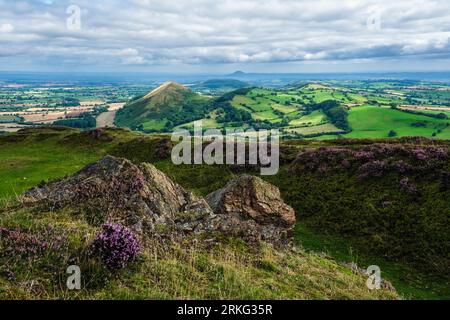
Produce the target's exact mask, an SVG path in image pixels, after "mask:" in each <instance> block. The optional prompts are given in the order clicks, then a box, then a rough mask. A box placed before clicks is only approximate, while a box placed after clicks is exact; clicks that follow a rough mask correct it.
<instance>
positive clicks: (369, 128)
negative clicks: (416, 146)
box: [346, 106, 450, 139]
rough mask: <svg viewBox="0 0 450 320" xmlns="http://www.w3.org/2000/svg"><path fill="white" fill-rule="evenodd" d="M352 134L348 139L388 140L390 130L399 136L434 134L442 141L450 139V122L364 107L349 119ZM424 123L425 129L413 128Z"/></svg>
mask: <svg viewBox="0 0 450 320" xmlns="http://www.w3.org/2000/svg"><path fill="white" fill-rule="evenodd" d="M348 120H349V123H350V126H351V128H352V132H350V133H349V134H347V135H346V137H348V138H386V137H388V133H389V131H390V130H395V131H396V132H397V134H398V136H400V137H401V136H423V137H432V134H433V133H434V132H436V133H437V131H438V130H439V129H440V130H442V133H439V134H437V137H438V138H440V139H450V127H448V126H447V124H449V123H450V120H442V119H435V118H431V117H427V116H421V115H415V114H410V113H406V112H402V111H400V110H393V109H389V108H379V107H373V106H363V107H356V108H352V109H351V110H350V111H349V117H348ZM417 122H423V123H425V124H426V126H425V127H413V126H412V124H413V123H417Z"/></svg>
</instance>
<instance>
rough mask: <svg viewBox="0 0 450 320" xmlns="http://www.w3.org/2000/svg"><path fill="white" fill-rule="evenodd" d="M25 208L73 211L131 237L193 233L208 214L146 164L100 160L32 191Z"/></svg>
mask: <svg viewBox="0 0 450 320" xmlns="http://www.w3.org/2000/svg"><path fill="white" fill-rule="evenodd" d="M22 201H23V202H24V203H25V204H40V205H45V206H47V207H49V209H51V210H57V209H61V208H71V209H75V210H77V211H79V212H81V213H82V214H84V215H85V216H86V218H87V220H88V221H89V222H91V223H98V224H100V223H103V222H105V221H114V222H117V223H122V224H124V225H126V226H128V227H132V228H133V229H135V230H137V231H147V232H148V231H151V230H154V229H155V228H156V227H157V226H158V225H159V226H168V225H177V224H178V225H180V226H181V227H182V228H184V229H194V228H195V226H196V225H197V224H198V223H199V222H200V221H201V220H202V219H206V218H207V217H209V216H212V215H213V213H212V211H211V209H210V207H209V205H208V204H207V203H206V201H205V200H204V199H202V198H199V197H196V196H195V195H193V194H192V193H191V192H188V191H186V190H184V189H183V188H182V187H181V186H179V185H178V184H176V183H174V182H173V181H172V180H171V179H170V178H169V177H167V176H166V175H165V174H164V173H162V172H161V171H159V170H158V169H156V168H155V167H154V166H153V165H151V164H149V163H142V164H140V165H134V164H133V163H131V162H130V161H128V160H126V159H121V158H115V157H112V156H106V157H104V158H103V159H101V160H100V161H98V162H96V163H94V164H91V165H88V166H87V167H85V168H84V169H82V170H81V171H79V172H78V173H76V174H74V175H73V176H70V177H67V178H64V179H61V180H59V181H54V182H51V183H49V184H46V185H43V186H40V187H37V188H33V189H31V190H29V191H27V192H26V193H25V194H24V195H23V196H22Z"/></svg>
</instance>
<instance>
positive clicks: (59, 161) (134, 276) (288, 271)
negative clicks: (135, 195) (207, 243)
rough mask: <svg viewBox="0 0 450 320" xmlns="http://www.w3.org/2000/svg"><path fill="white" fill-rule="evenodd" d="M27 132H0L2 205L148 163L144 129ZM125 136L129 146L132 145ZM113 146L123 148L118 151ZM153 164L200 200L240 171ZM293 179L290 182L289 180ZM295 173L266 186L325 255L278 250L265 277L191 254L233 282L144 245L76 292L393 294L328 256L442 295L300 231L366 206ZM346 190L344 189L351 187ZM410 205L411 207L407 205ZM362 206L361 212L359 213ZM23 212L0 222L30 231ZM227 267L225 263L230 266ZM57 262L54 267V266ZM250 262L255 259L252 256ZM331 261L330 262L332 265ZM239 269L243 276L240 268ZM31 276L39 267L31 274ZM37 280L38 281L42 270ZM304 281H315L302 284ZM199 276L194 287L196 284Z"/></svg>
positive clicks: (405, 273)
mask: <svg viewBox="0 0 450 320" xmlns="http://www.w3.org/2000/svg"><path fill="white" fill-rule="evenodd" d="M427 119H428V117H427ZM430 119H432V118H430ZM28 132H29V134H14V135H11V136H8V137H0V176H1V177H2V183H1V184H0V199H1V200H3V201H6V200H10V199H11V198H12V197H13V196H14V195H16V194H20V193H22V192H23V191H25V190H26V189H28V188H30V187H32V186H35V185H37V184H39V183H40V182H41V181H42V180H49V179H54V178H58V177H62V176H64V175H66V174H72V173H74V172H75V171H77V170H79V169H80V168H82V167H83V166H84V165H86V164H88V163H91V162H93V161H95V160H97V159H99V158H100V157H102V156H103V155H105V154H108V153H112V154H115V155H121V156H126V157H128V158H130V159H132V160H133V161H135V162H140V161H153V153H152V144H151V143H149V144H147V143H143V142H142V140H140V139H141V138H142V137H143V136H142V135H136V134H132V133H130V132H127V131H122V130H120V131H115V130H111V129H110V130H108V133H109V134H111V135H112V136H113V137H114V140H113V141H111V142H101V141H97V140H95V139H90V138H86V137H85V136H83V134H80V133H76V132H77V131H75V130H66V131H61V132H53V131H49V130H46V129H41V130H37V129H36V130H29V131H28ZM14 140H15V141H14ZM131 141H133V143H130V142H131ZM303 143H305V147H308V148H310V147H314V146H319V145H320V146H322V145H327V143H326V142H323V143H322V142H320V143H319V142H303ZM128 145H132V148H128V149H127V148H126V146H128ZM119 150H122V151H121V152H119ZM153 162H154V164H155V165H156V166H157V167H158V168H159V169H160V170H162V171H164V172H166V173H167V174H168V175H169V176H170V177H171V178H172V179H174V180H175V181H177V182H179V183H180V184H182V185H183V186H184V187H186V188H187V189H189V190H192V191H194V192H195V193H196V194H198V195H203V196H204V195H207V194H208V193H210V192H212V191H214V190H217V189H219V188H221V187H223V186H224V185H225V183H226V182H227V181H229V180H230V179H232V178H233V177H235V176H236V175H237V174H239V173H237V172H235V171H234V170H233V169H232V168H231V167H229V166H174V165H173V164H172V163H171V162H170V160H163V161H153ZM288 177H289V178H288ZM24 178H25V179H24ZM291 178H292V179H294V180H293V181H291V180H289V179H291ZM296 179H297V178H294V177H291V176H290V175H289V176H286V175H283V176H280V175H279V176H275V177H272V178H268V180H269V181H270V182H272V183H274V184H276V185H278V186H279V187H280V188H281V189H282V192H283V197H284V199H285V200H286V201H287V202H288V203H289V204H291V205H292V206H294V207H295V208H296V210H297V212H298V213H299V219H300V224H299V225H298V227H297V232H296V238H297V240H298V241H299V243H300V244H301V245H302V246H303V247H304V248H305V249H308V250H312V251H317V252H322V251H325V252H326V253H327V254H328V255H329V257H328V258H327V257H323V256H321V255H317V254H316V253H314V252H304V251H301V252H300V253H299V254H297V255H290V254H286V255H283V256H280V257H279V258H276V259H275V261H273V260H270V259H269V261H271V263H270V262H267V261H266V260H267V259H266V258H264V259H263V260H264V261H265V262H263V263H262V264H261V265H262V266H264V268H267V267H268V266H269V267H270V268H272V267H271V266H275V267H274V268H275V270H279V272H280V274H278V273H276V274H269V275H268V276H264V277H265V278H264V277H263V275H262V274H261V273H258V272H259V271H258V270H257V269H255V268H254V265H253V264H252V263H251V264H243V263H242V260H241V259H238V260H233V259H234V258H235V255H234V252H237V253H236V254H238V253H239V251H238V249H237V248H234V249H229V250H228V249H227V250H228V254H230V255H231V256H232V259H231V258H228V260H226V258H225V257H226V256H224V255H222V254H223V253H220V252H212V253H211V252H204V251H201V250H200V251H195V252H193V253H192V256H193V257H199V256H201V258H199V259H206V260H207V261H209V262H208V263H211V264H213V265H215V266H220V268H230V269H229V270H230V272H231V273H230V274H231V278H228V277H227V278H222V279H216V278H209V277H208V276H207V275H205V274H204V273H202V272H204V271H202V272H198V271H196V270H194V269H192V268H190V267H189V264H192V263H193V261H196V259H197V258H192V259H190V258H189V259H187V258H179V256H174V255H167V256H165V255H164V256H161V255H160V256H156V258H155V257H154V256H153V255H152V254H153V253H154V252H152V251H149V252H148V253H146V254H145V255H144V257H143V260H142V261H141V262H140V263H139V264H137V265H136V266H134V267H132V269H131V270H126V271H124V272H122V273H121V274H120V276H119V277H111V278H108V279H109V281H110V284H109V285H106V286H105V287H101V288H96V289H92V290H88V291H86V292H83V293H81V294H80V296H79V297H80V298H113V299H117V298H125V299H128V298H129V299H131V298H139V297H141V298H175V297H176V298H193V299H197V298H211V297H215V298H254V299H259V298H262V297H263V298H307V299H309V298H318V299H328V298H332V299H333V298H379V297H383V298H388V297H392V296H390V295H385V293H371V292H367V289H366V288H365V287H361V285H362V284H363V282H362V280H363V279H361V277H358V276H355V275H353V276H352V277H346V276H344V275H341V272H343V273H344V274H347V275H351V274H349V270H348V268H345V267H341V266H339V265H338V264H337V263H336V262H335V261H338V262H358V263H359V264H360V266H361V267H366V266H367V265H368V264H377V265H380V266H381V267H382V271H383V274H384V275H386V278H388V279H389V280H391V281H392V282H394V284H395V286H396V287H397V288H398V290H399V292H400V293H401V294H402V296H404V297H406V298H439V297H448V296H447V295H446V294H445V290H446V289H447V288H446V287H445V283H444V282H443V283H442V284H441V285H439V284H437V283H436V282H432V281H429V280H427V279H426V278H423V277H421V276H420V277H418V276H417V274H418V273H417V272H416V271H415V270H412V269H410V268H407V267H405V265H403V264H393V263H392V262H387V261H385V260H384V259H382V258H379V257H378V258H377V259H374V258H373V257H371V256H370V255H368V254H367V252H364V250H361V248H357V245H355V244H354V243H353V242H352V241H351V240H349V239H348V238H344V237H340V236H338V235H335V236H324V235H323V233H322V232H320V231H318V230H317V231H312V229H308V228H306V227H305V224H304V223H303V222H304V221H306V220H307V219H305V218H303V216H304V215H305V214H306V215H307V214H308V212H309V213H311V212H315V213H317V212H325V211H327V206H331V208H332V210H333V212H334V210H338V212H341V211H339V210H342V208H352V210H353V209H354V208H358V206H363V203H362V201H363V200H362V198H358V197H357V198H358V199H359V200H351V201H350V200H348V199H347V198H345V197H346V196H347V195H346V194H344V193H345V192H347V193H348V192H354V191H355V192H358V193H359V192H362V191H361V190H360V191H358V190H359V186H357V185H356V184H355V185H353V184H351V182H349V181H348V180H344V182H345V183H343V181H341V180H339V179H340V178H339V177H337V178H336V179H335V180H333V179H334V178H332V179H331V180H330V181H331V182H330V183H328V182H327V181H328V180H327V179H328V178H327V179H325V178H324V179H325V180H323V181H322V180H321V179H322V178H321V176H319V177H317V176H316V177H314V178H311V179H310V180H308V179H309V178H305V177H303V178H302V179H300V178H298V179H297V180H296ZM299 181H300V182H301V183H299ZM321 183H324V185H321ZM349 186H350V187H351V188H350V189H349ZM352 188H354V189H352ZM379 188H381V189H382V190H384V191H383V192H388V191H389V190H390V189H386V188H384V187H383V186H380V187H379ZM346 190H347V191H346ZM352 190H353V191H352ZM377 190H378V189H377ZM291 192H292V194H291ZM336 194H339V195H340V196H339V198H336V197H335V195H336ZM362 194H363V193H361V195H362ZM372 194H378V191H377V192H372ZM380 194H382V193H380ZM332 195H333V196H332ZM349 201H350V202H349ZM439 201H440V202H439V203H443V201H445V200H444V199H441V200H439ZM360 202H361V203H360ZM432 203H436V202H429V203H428V205H430V204H432ZM299 204H300V205H299ZM411 205H412V206H413V205H414V203H412V204H411ZM364 206H368V207H367V208H371V207H370V203H365V202H364ZM364 208H366V207H364ZM329 210H331V209H329ZM360 211H361V212H366V211H365V210H360ZM30 214H31V213H28V212H23V213H17V215H14V217H5V216H3V215H1V214H0V225H3V224H6V225H8V226H31V227H33V228H34V225H33V224H34V223H35V220H34V219H35V217H33V219H31V216H30ZM41 218H42V220H39V219H40V218H39V219H38V222H39V223H42V225H43V224H44V223H45V224H48V225H53V224H54V225H61V227H63V229H64V228H66V226H69V225H71V226H72V228H74V227H78V226H80V228H81V230H84V231H86V232H85V233H86V234H92V232H93V229H90V227H89V226H86V225H85V223H84V222H83V221H81V222H76V221H75V222H74V221H73V220H72V219H73V217H71V216H67V215H66V214H61V215H56V216H53V215H50V214H46V215H43V216H42V217H41ZM52 219H53V220H52ZM83 228H84V229H83ZM70 230H72V229H70ZM84 231H83V232H84ZM81 233H82V232H81ZM73 237H74V239H73V241H74V242H73V245H72V249H73V250H75V251H76V250H79V249H80V246H82V245H85V242H83V241H86V240H82V238H81V234H79V235H78V234H75V235H74V236H73ZM349 248H355V249H349ZM72 249H71V250H72ZM236 250H237V251H236ZM71 254H73V252H72V253H71ZM205 256H206V258H205ZM183 257H184V256H183ZM244 257H247V258H246V259H250V260H251V259H254V256H253V255H250V256H249V255H246V254H245V255H244ZM230 259H231V260H230ZM291 259H293V261H297V262H295V263H294V264H293V265H289V262H288V261H291ZM311 259H312V260H311ZM244 260H245V259H244ZM7 263H8V262H4V261H2V263H1V265H6V264H7ZM227 263H231V264H232V266H230V265H229V264H227ZM55 265H57V263H56V262H55ZM208 265H209V264H208ZM257 265H258V266H259V265H260V264H259V262H258V263H257ZM330 266H332V267H331V269H330ZM86 268H93V269H92V270H94V271H95V272H98V273H99V275H101V274H104V273H102V272H103V271H101V269H99V267H98V266H95V265H94V266H92V265H91V264H90V263H89V264H88V265H87V266H86ZM258 268H259V267H258ZM145 270H147V271H148V270H155V274H153V273H151V274H150V277H148V273H146V272H145ZM208 270H209V269H208ZM214 270H216V269H214ZM239 270H241V271H242V272H239ZM94 271H92V272H94ZM297 271H298V272H297ZM23 272H24V274H23V277H24V278H23V280H24V281H25V280H27V279H29V278H26V277H27V276H28V277H32V276H33V274H30V273H28V274H27V273H26V272H25V269H24V270H23ZM38 272H43V271H42V270H38ZM211 272H216V271H211ZM18 274H20V272H18ZM332 274H334V276H332ZM190 275H191V276H190ZM40 276H42V277H44V276H45V275H40ZM205 277H206V278H205ZM38 278H39V277H38ZM94 278H95V277H94ZM308 278H310V279H313V280H310V281H307V279H308ZM233 279H235V280H233ZM263 279H266V280H263ZM61 281H62V280H61ZM93 281H94V282H101V281H100V280H99V279H97V278H95V279H93ZM215 281H216V282H215ZM234 281H237V283H239V285H236V282H234ZM2 282H3V283H2ZM196 282H199V283H198V284H196ZM326 282H328V285H327V284H326ZM342 282H344V283H346V282H347V284H346V285H345V284H344V283H342ZM214 283H218V284H217V286H214ZM150 284H154V287H151V286H150ZM164 284H166V287H164ZM252 284H253V285H252ZM235 285H236V286H235ZM266 285H267V287H266ZM292 288H296V289H295V290H294V289H292ZM47 289H48V288H47ZM47 289H46V290H47ZM50 289H52V290H53V289H54V288H53V287H51V288H50ZM50 289H48V290H50ZM2 290H3V291H2ZM52 290H50V291H51V292H52V293H51V294H53V295H49V296H48V297H51V298H57V297H65V298H70V297H72V298H73V296H71V293H69V292H58V291H56V293H55V291H52ZM239 290H241V291H239ZM5 292H7V293H8V294H9V296H6V297H10V298H18V297H29V293H27V292H26V290H25V289H24V288H20V287H18V288H16V287H14V286H11V285H10V284H9V283H7V282H4V280H2V278H1V277H0V296H4V295H5ZM48 292H49V291H46V293H47V294H49V293H48ZM377 294H380V295H381V296H380V295H377ZM48 297H47V298H48Z"/></svg>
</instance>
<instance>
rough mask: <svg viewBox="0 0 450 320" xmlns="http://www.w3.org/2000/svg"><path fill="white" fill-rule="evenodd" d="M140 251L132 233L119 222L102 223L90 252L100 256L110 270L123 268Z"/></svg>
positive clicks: (139, 246)
mask: <svg viewBox="0 0 450 320" xmlns="http://www.w3.org/2000/svg"><path fill="white" fill-rule="evenodd" d="M140 252H141V245H140V244H139V241H138V239H137V237H136V236H135V235H134V233H133V232H132V231H131V230H129V229H128V228H126V227H124V226H121V225H119V224H112V223H108V224H105V225H103V227H102V229H101V231H100V232H98V233H97V234H96V235H95V238H94V240H93V242H92V245H91V253H92V254H93V255H95V256H98V257H100V259H101V260H102V262H103V263H104V264H105V265H106V267H107V268H108V269H110V270H119V269H123V268H125V267H126V266H127V265H128V264H129V263H130V262H132V261H134V260H135V259H136V258H137V256H138V255H139V253H140Z"/></svg>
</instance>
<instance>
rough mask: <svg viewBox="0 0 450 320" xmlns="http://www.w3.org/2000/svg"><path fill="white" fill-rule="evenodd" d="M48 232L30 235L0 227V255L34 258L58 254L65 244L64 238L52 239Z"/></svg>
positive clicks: (43, 231)
mask: <svg viewBox="0 0 450 320" xmlns="http://www.w3.org/2000/svg"><path fill="white" fill-rule="evenodd" d="M49 232H50V231H49V230H42V231H41V232H40V233H38V234H30V233H27V232H25V231H23V230H11V229H7V228H4V227H0V254H1V255H14V256H21V257H36V256H39V255H42V254H44V253H45V252H58V251H59V250H60V249H61V248H62V247H63V246H64V245H65V244H66V238H65V237H61V236H58V237H52V235H51V234H50V233H49Z"/></svg>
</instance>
